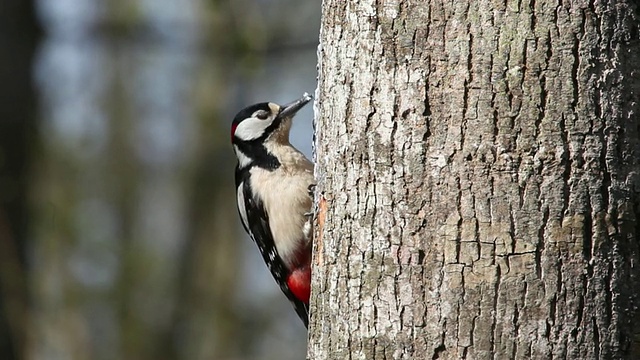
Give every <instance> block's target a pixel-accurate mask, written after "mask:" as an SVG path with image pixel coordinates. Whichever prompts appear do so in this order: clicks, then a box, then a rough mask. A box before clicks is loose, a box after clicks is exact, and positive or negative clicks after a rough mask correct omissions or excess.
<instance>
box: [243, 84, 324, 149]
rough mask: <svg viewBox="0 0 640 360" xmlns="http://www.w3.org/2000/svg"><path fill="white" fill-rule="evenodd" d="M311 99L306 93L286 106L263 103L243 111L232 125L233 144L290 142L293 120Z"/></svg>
mask: <svg viewBox="0 0 640 360" xmlns="http://www.w3.org/2000/svg"><path fill="white" fill-rule="evenodd" d="M311 99H312V97H311V95H309V94H307V93H305V94H304V95H302V97H301V98H300V99H298V100H296V101H293V102H291V103H289V104H286V105H278V104H275V103H272V102H263V103H258V104H255V105H251V106H248V107H246V108H244V109H242V110H241V111H240V112H239V113H238V114H237V115H236V117H235V118H234V119H233V123H232V124H231V142H232V143H233V144H237V143H241V142H260V143H265V142H269V141H283V140H286V141H288V140H289V130H291V120H292V119H293V117H294V116H295V114H296V113H297V112H298V110H300V109H302V108H303V107H304V106H305V105H306V104H307V103H308V102H309V101H311Z"/></svg>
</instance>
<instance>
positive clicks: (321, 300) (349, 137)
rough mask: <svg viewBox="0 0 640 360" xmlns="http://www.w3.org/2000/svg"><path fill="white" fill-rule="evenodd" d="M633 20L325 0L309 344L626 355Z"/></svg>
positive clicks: (638, 330) (617, 12)
mask: <svg viewBox="0 0 640 360" xmlns="http://www.w3.org/2000/svg"><path fill="white" fill-rule="evenodd" d="M639 24H640V9H638V5H637V3H636V2H634V1H632V0H626V1H602V2H588V1H560V2H558V1H553V2H548V1H540V0H538V1H529V2H526V1H525V2H522V1H505V2H487V1H472V0H466V1H451V2H441V1H422V0H390V1H384V2H380V1H371V0H370V1H342V0H325V1H324V4H323V20H322V31H321V39H320V42H321V48H320V50H319V61H320V74H319V84H318V94H317V104H318V108H317V110H318V114H317V119H316V154H315V158H316V172H317V174H316V175H317V178H318V187H317V195H316V200H317V203H318V213H317V228H316V240H315V250H314V273H313V274H314V275H313V296H312V303H311V312H312V315H311V324H310V339H309V353H308V356H309V358H310V359H346V358H349V359H367V360H371V359H488V358H494V359H529V358H531V359H550V358H561V359H598V358H602V359H623V358H626V359H638V358H640V326H638V321H639V320H640V316H639V312H638V310H637V308H638V305H639V302H640V299H639V298H638V294H639V293H640V280H639V279H640V267H639V261H640V250H639V241H638V239H637V234H638V233H639V232H640V219H639V217H640V196H639V195H638V189H639V185H640V183H639V180H640V179H639V177H638V173H639V171H640V167H639V165H640V134H639V130H640V128H639V122H638V120H640V119H639V116H638V114H639V113H640V106H639V104H638V101H639V100H638V99H639V98H640V76H639V75H638V65H637V63H635V61H636V59H640V42H639V34H640V31H639Z"/></svg>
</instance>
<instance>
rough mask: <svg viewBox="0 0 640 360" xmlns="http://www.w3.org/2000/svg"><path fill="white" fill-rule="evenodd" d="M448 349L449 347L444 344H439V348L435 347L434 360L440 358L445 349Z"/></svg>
mask: <svg viewBox="0 0 640 360" xmlns="http://www.w3.org/2000/svg"><path fill="white" fill-rule="evenodd" d="M446 350H447V347H446V346H444V344H440V346H438V347H437V348H435V349H434V350H433V351H434V352H433V357H432V358H431V359H432V360H435V359H440V354H441V353H442V352H444V351H446Z"/></svg>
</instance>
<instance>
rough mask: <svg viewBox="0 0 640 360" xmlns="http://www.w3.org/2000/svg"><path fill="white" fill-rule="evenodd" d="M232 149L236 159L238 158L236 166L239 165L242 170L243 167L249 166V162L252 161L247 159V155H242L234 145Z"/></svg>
mask: <svg viewBox="0 0 640 360" xmlns="http://www.w3.org/2000/svg"><path fill="white" fill-rule="evenodd" d="M233 149H234V150H235V152H236V157H237V158H238V164H239V165H240V168H241V169H242V168H243V167H246V166H247V165H249V164H251V162H252V161H253V160H252V159H251V158H250V157H248V156H247V155H245V153H243V152H242V151H240V149H239V148H238V146H236V145H234V146H233Z"/></svg>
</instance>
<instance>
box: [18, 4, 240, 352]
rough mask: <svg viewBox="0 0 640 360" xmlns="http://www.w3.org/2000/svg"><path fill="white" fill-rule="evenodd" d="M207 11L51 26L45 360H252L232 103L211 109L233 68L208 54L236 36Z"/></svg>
mask: <svg viewBox="0 0 640 360" xmlns="http://www.w3.org/2000/svg"><path fill="white" fill-rule="evenodd" d="M92 4H93V5H92ZM194 4H195V3H189V4H183V5H184V6H181V7H180V8H179V9H174V10H170V9H171V8H170V7H168V5H167V2H155V3H154V6H153V7H150V8H145V7H144V6H143V4H142V2H141V1H133V2H131V1H114V2H109V3H108V6H107V7H106V8H105V10H106V11H99V10H96V4H95V3H93V2H88V3H86V2H85V3H81V2H79V3H77V4H76V5H77V6H78V8H79V9H80V10H82V11H80V13H79V14H75V15H76V16H75V17H70V18H68V19H65V18H62V20H60V19H57V20H55V19H54V20H55V21H54V20H52V19H49V18H47V17H46V16H43V18H45V21H46V22H47V23H49V24H50V26H49V27H48V28H47V29H48V30H49V31H50V32H51V33H48V35H49V36H48V37H47V38H46V42H45V43H44V44H43V46H42V49H41V58H40V59H39V64H38V66H37V67H36V73H37V80H38V84H39V90H40V91H41V94H40V95H41V100H42V104H41V109H42V116H43V118H44V121H43V125H42V128H41V129H40V131H39V135H40V136H41V137H42V138H41V141H42V152H41V153H39V154H38V157H37V158H35V159H34V162H35V164H36V165H35V166H34V170H35V171H34V175H33V179H34V185H33V188H32V189H31V190H32V192H33V209H34V211H33V213H34V220H35V224H34V227H33V229H32V232H33V238H34V243H33V251H32V252H33V261H34V266H33V268H34V272H33V274H32V276H31V279H32V281H33V284H32V286H33V294H34V297H33V304H34V305H35V308H34V311H33V321H32V323H31V325H32V329H31V332H32V334H33V336H32V338H31V342H30V346H29V348H28V352H27V353H28V357H29V358H31V359H50V358H52V356H53V357H58V358H68V359H92V360H93V359H96V360H108V359H136V360H144V359H224V358H228V357H231V356H233V355H237V354H240V353H242V352H243V351H246V350H245V348H246V344H245V342H244V341H242V338H243V336H242V335H241V334H240V333H238V331H239V330H240V321H239V320H238V319H237V318H235V316H236V314H237V312H236V311H235V309H231V310H230V309H229V304H232V303H233V299H232V297H233V296H234V294H236V291H237V287H236V284H238V283H241V282H240V281H239V280H238V278H239V275H240V274H241V272H240V271H239V270H238V267H237V263H236V264H229V262H230V261H231V259H238V258H239V257H240V255H239V254H238V251H239V248H238V246H237V244H238V243H239V241H238V239H239V234H238V231H237V230H239V229H238V226H237V222H236V220H235V216H236V214H235V212H233V211H230V209H233V208H230V204H233V201H234V200H233V199H234V196H233V192H234V191H233V176H232V174H233V172H232V169H233V163H232V156H231V155H232V154H231V152H230V149H229V146H228V137H227V136H225V135H226V134H227V133H228V131H227V129H226V126H225V123H226V122H222V121H220V116H219V114H220V113H221V112H222V109H221V108H220V106H222V105H224V104H225V102H223V101H220V102H217V103H216V102H215V101H212V98H213V99H215V97H216V96H217V95H218V94H219V92H220V91H221V90H220V89H226V88H227V87H228V86H227V85H226V83H227V82H228V81H229V76H228V75H227V74H226V73H228V64H229V61H228V60H225V59H223V58H222V57H220V58H216V57H213V58H208V57H207V56H206V55H207V54H205V53H203V52H202V51H203V49H202V44H203V43H204V44H207V45H208V46H211V47H213V48H215V47H216V46H217V45H218V44H217V42H216V41H215V39H216V37H211V38H208V37H207V38H205V39H201V38H200V36H201V34H214V33H218V32H219V31H218V30H217V26H222V25H220V24H218V23H217V22H216V21H214V20H211V19H212V18H213V17H214V16H216V14H215V13H212V12H200V11H198V10H197V9H195V5H194ZM201 6H204V5H201ZM133 8H137V10H138V11H131V10H132V9H133ZM167 9H169V10H167ZM54 14H56V13H54ZM72 14H74V13H72ZM63 15H64V13H63ZM58 16H59V15H58ZM205 16H211V17H212V18H205ZM56 22H57V23H56ZM51 23H53V24H52V25H51ZM67 24H71V25H70V26H69V28H66V26H67ZM205 24H206V25H208V26H211V27H212V28H214V29H215V31H213V30H212V29H207V28H206V27H204V25H205ZM69 29H70V30H69ZM227 29H228V27H227ZM218 99H223V97H220V96H219V97H218ZM212 103H213V104H212ZM223 134H224V135H223Z"/></svg>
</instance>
